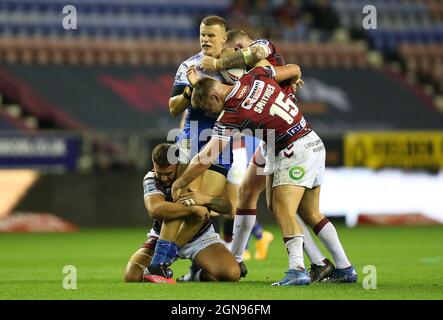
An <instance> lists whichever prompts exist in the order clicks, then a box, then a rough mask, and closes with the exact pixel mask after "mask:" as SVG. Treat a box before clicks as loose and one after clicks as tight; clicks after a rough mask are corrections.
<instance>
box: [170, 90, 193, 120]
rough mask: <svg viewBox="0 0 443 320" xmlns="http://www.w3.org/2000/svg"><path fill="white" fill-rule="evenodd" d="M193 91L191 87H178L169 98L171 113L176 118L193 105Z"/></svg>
mask: <svg viewBox="0 0 443 320" xmlns="http://www.w3.org/2000/svg"><path fill="white" fill-rule="evenodd" d="M191 96H192V91H191V89H190V87H189V86H185V85H178V86H174V87H173V89H172V94H171V97H170V98H169V112H170V113H171V114H172V116H174V117H176V116H178V115H179V114H180V113H182V112H183V111H185V110H186V108H187V107H188V106H189V105H190V104H191Z"/></svg>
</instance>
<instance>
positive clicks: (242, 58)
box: [200, 43, 271, 71]
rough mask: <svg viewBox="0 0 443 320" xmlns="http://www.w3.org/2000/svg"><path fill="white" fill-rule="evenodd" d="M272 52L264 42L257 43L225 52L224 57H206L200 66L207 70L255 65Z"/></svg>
mask: <svg viewBox="0 0 443 320" xmlns="http://www.w3.org/2000/svg"><path fill="white" fill-rule="evenodd" d="M270 54H271V50H270V49H269V47H268V46H266V45H264V44H262V43H256V44H254V45H252V46H249V47H246V48H243V49H240V50H234V51H229V52H227V53H225V52H224V54H223V57H222V58H220V59H215V58H212V57H204V58H203V60H202V61H201V63H200V66H201V67H202V68H203V69H204V70H205V71H215V70H216V71H220V70H227V69H231V68H247V67H253V66H255V65H256V63H257V62H259V61H260V60H263V59H266V58H267V57H268V56H269V55H270Z"/></svg>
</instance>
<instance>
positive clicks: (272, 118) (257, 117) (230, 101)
mask: <svg viewBox="0 0 443 320" xmlns="http://www.w3.org/2000/svg"><path fill="white" fill-rule="evenodd" d="M274 76H275V74H274V70H273V68H272V67H265V68H263V67H259V68H254V69H252V70H250V71H249V72H248V73H247V74H246V75H245V76H243V77H242V78H241V79H240V80H239V81H238V82H236V84H235V87H234V89H233V90H232V91H231V93H230V94H229V95H228V97H227V98H226V103H225V106H224V108H223V111H222V114H221V115H220V117H219V119H218V123H217V124H216V126H215V129H216V130H222V131H223V130H225V128H228V129H238V130H244V129H251V130H255V129H263V130H264V136H263V140H264V141H265V142H267V134H269V133H271V131H272V132H274V133H275V151H276V152H278V151H280V150H282V149H283V148H285V147H287V146H288V145H289V144H290V143H291V142H293V141H295V140H297V139H298V138H299V137H300V136H302V135H304V134H306V133H308V132H310V131H311V127H310V125H309V124H308V123H307V122H306V120H305V119H304V117H303V114H302V113H301V112H300V110H299V109H298V107H297V105H296V104H295V103H294V101H293V100H292V99H291V98H290V97H289V96H288V95H287V94H285V93H284V92H283V90H282V89H281V88H280V87H279V85H278V83H277V82H276V81H275V80H274V79H273V78H274Z"/></svg>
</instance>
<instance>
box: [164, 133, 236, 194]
mask: <svg viewBox="0 0 443 320" xmlns="http://www.w3.org/2000/svg"><path fill="white" fill-rule="evenodd" d="M228 143H229V140H226V141H225V140H220V139H214V138H211V140H209V142H208V143H207V144H206V145H205V146H204V148H203V149H202V150H201V151H200V152H199V153H198V154H197V155H195V156H194V158H193V159H192V160H191V163H190V164H189V165H188V167H187V168H186V170H185V171H184V172H183V174H182V175H181V176H180V177H179V178H178V179H177V180H175V181H174V183H173V184H172V188H171V193H172V195H173V196H175V195H177V194H178V193H177V192H178V190H180V189H182V188H184V187H186V186H187V185H188V184H190V183H191V182H192V181H194V179H196V178H197V177H198V176H200V175H201V174H202V173H203V172H205V171H206V170H207V169H208V168H209V167H210V166H211V164H212V163H213V162H215V160H216V159H217V157H218V156H219V155H220V153H221V152H222V150H223V148H224V147H226V145H227V144H228ZM174 200H175V199H174Z"/></svg>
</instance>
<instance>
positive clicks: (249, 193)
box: [238, 184, 260, 208]
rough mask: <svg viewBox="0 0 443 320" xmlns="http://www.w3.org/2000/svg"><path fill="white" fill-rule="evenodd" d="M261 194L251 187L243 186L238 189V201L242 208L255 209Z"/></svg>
mask: <svg viewBox="0 0 443 320" xmlns="http://www.w3.org/2000/svg"><path fill="white" fill-rule="evenodd" d="M259 195H260V193H259V192H257V190H255V188H253V187H251V186H245V185H243V184H241V185H240V187H239V188H238V199H239V203H238V205H239V207H240V208H253V207H256V206H257V201H258V197H259Z"/></svg>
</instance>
